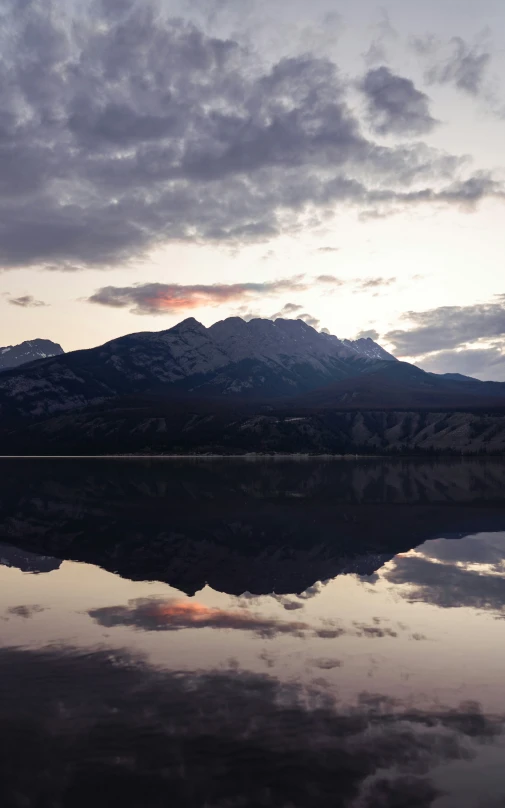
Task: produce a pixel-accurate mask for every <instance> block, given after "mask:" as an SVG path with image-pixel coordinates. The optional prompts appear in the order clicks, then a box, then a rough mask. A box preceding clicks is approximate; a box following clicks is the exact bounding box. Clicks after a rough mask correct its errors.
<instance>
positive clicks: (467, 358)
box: [418, 340, 505, 381]
mask: <svg viewBox="0 0 505 808" xmlns="http://www.w3.org/2000/svg"><path fill="white" fill-rule="evenodd" d="M418 361H419V364H420V365H421V367H422V368H423V370H428V371H430V372H431V373H462V374H463V375H465V376H475V377H476V378H479V379H483V380H495V381H505V340H504V341H503V344H502V345H501V347H499V346H496V347H494V348H463V349H458V350H454V351H437V352H436V353H431V354H428V356H426V357H424V358H422V359H420V360H418Z"/></svg>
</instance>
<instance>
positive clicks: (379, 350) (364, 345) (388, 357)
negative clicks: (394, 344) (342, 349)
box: [343, 337, 398, 362]
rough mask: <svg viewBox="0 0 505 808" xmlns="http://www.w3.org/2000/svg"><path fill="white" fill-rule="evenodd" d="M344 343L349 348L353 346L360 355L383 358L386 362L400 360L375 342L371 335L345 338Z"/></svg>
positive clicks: (369, 357)
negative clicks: (351, 338) (353, 338)
mask: <svg viewBox="0 0 505 808" xmlns="http://www.w3.org/2000/svg"><path fill="white" fill-rule="evenodd" d="M343 343H344V345H346V346H347V347H348V348H353V349H354V350H355V351H357V352H358V353H359V354H360V356H366V357H367V358H368V359H383V360H385V361H386V362H398V360H397V358H396V356H393V354H390V353H388V351H386V350H385V349H384V348H383V347H382V346H381V345H379V344H378V343H377V342H374V341H373V339H371V338H370V337H362V338H361V339H355V340H350V339H345V340H343Z"/></svg>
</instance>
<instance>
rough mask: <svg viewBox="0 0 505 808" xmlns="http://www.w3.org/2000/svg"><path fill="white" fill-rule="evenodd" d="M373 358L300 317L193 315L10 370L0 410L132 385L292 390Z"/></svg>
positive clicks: (13, 411) (43, 409)
mask: <svg viewBox="0 0 505 808" xmlns="http://www.w3.org/2000/svg"><path fill="white" fill-rule="evenodd" d="M371 365H373V360H370V359H368V358H366V357H362V356H361V355H359V354H358V353H357V352H356V351H355V350H353V349H350V348H348V347H346V346H345V345H344V344H343V343H342V342H341V341H340V340H339V339H337V337H333V336H330V335H328V334H319V333H318V332H317V331H315V329H313V328H311V327H310V326H308V325H306V323H304V322H303V321H301V320H296V321H292V320H288V321H286V320H277V321H276V322H275V323H273V322H271V321H270V320H252V321H250V322H249V323H246V322H244V321H243V320H241V319H240V318H230V319H229V320H224V321H222V322H221V323H216V325H214V326H212V327H211V328H209V329H207V328H205V327H204V326H203V325H201V324H200V323H198V322H197V321H196V320H195V319H193V318H189V319H187V320H184V321H183V322H182V323H179V324H178V325H176V326H174V328H171V329H169V330H167V331H161V332H155V333H150V332H145V333H139V334H130V335H128V336H126V337H121V338H119V339H116V340H112V341H111V342H108V343H106V344H105V345H102V346H101V347H98V348H92V349H90V350H85V351H75V352H73V353H69V354H65V355H63V356H59V357H55V358H53V359H48V360H45V361H42V362H38V363H37V364H36V365H33V366H30V367H28V368H21V369H19V370H17V371H8V372H6V373H5V374H2V378H1V379H0V414H2V415H3V416H4V417H7V416H14V415H23V416H26V415H31V416H36V417H38V416H43V415H50V414H52V413H55V412H63V411H66V410H72V409H75V408H78V407H84V406H86V405H88V404H93V403H99V402H101V401H104V400H105V399H107V398H113V397H114V396H117V395H121V394H128V393H141V392H145V391H147V390H155V389H163V390H164V391H165V392H166V391H167V390H168V389H169V388H170V389H171V390H172V391H173V392H174V393H181V392H188V393H192V394H194V395H200V396H202V395H207V396H208V395H223V394H226V395H232V396H233V395H240V396H252V397H262V398H272V397H280V396H291V395H296V394H298V393H302V392H305V391H308V390H313V389H315V388H316V387H319V386H321V385H324V384H328V383H329V382H331V381H334V380H336V379H344V378H348V377H351V376H355V375H358V374H359V373H361V372H363V371H366V370H368V369H369V367H370V366H371Z"/></svg>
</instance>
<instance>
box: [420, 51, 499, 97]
mask: <svg viewBox="0 0 505 808" xmlns="http://www.w3.org/2000/svg"><path fill="white" fill-rule="evenodd" d="M424 42H425V45H427V46H428V47H429V44H430V40H428V41H426V40H425V41H424ZM415 45H417V50H418V52H422V46H423V40H416V41H415ZM450 45H451V48H452V52H451V53H450V54H449V55H448V56H447V57H446V58H444V59H442V60H441V61H439V62H438V63H436V64H434V65H433V66H432V67H430V68H429V70H428V71H427V73H426V78H427V81H428V82H429V83H430V84H454V85H455V86H456V87H457V88H458V89H459V90H462V91H463V92H465V93H468V94H470V95H474V96H475V95H479V94H480V92H481V91H482V89H483V83H484V79H485V74H486V70H487V68H488V66H489V63H490V61H491V55H490V54H489V53H487V52H485V51H482V49H481V48H479V47H472V46H471V45H469V44H468V43H467V42H465V40H464V39H462V38H461V37H454V38H453V39H451V42H450ZM434 47H435V43H434V42H433V40H431V50H433V48H434ZM428 52H429V50H428Z"/></svg>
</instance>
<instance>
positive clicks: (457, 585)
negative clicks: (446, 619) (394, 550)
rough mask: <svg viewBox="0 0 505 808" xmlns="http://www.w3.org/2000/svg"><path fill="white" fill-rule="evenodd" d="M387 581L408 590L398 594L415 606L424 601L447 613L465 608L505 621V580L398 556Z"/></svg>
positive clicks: (474, 571)
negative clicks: (453, 609)
mask: <svg viewBox="0 0 505 808" xmlns="http://www.w3.org/2000/svg"><path fill="white" fill-rule="evenodd" d="M383 577H384V578H385V580H386V581H388V582H389V583H390V584H394V585H395V586H400V587H404V586H405V588H404V589H399V590H398V592H399V594H400V595H401V596H402V597H403V598H405V599H406V600H408V601H410V602H411V603H414V602H417V601H421V602H424V603H430V604H432V605H434V606H439V607H440V608H444V609H448V608H455V607H462V606H463V607H467V608H471V609H477V610H485V611H490V612H493V613H494V614H495V615H496V616H497V617H502V618H505V577H501V576H499V575H496V574H486V573H483V572H479V571H477V570H473V569H467V568H465V567H463V566H459V565H457V564H451V563H446V562H441V561H434V560H432V559H430V558H425V557H423V556H421V555H407V556H402V557H399V556H397V557H396V558H395V560H394V563H393V564H392V565H391V566H390V567H389V568H388V569H386V570H385V572H384V574H383ZM407 585H408V588H407Z"/></svg>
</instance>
